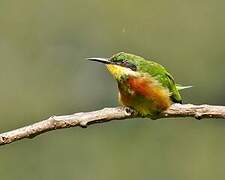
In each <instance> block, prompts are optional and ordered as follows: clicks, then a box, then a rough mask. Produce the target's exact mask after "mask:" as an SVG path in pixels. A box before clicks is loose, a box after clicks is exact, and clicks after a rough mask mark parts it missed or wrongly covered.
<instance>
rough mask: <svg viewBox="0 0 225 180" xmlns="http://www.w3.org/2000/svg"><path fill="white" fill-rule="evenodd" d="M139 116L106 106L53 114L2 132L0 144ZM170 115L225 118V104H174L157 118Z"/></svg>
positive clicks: (126, 109)
mask: <svg viewBox="0 0 225 180" xmlns="http://www.w3.org/2000/svg"><path fill="white" fill-rule="evenodd" d="M138 117H140V118H142V117H141V116H139V115H138V114H137V113H136V112H135V111H134V110H132V109H129V108H127V107H115V108H104V109H102V110H98V111H92V112H84V113H83V112H81V113H75V114H72V115H63V116H51V117H50V118H48V119H46V120H43V121H40V122H37V123H34V124H31V125H28V126H25V127H22V128H19V129H15V130H12V131H8V132H5V133H2V134H0V145H5V144H9V143H12V142H14V141H17V140H20V139H24V138H33V137H35V136H37V135H39V134H42V133H45V132H47V131H52V130H56V129H62V128H69V127H74V126H80V127H87V126H88V125H90V124H95V123H103V122H108V121H111V120H123V119H128V118H138ZM170 117H194V118H196V119H202V118H223V119H225V106H212V105H192V104H183V105H181V104H173V105H172V106H171V107H170V108H169V109H168V110H166V111H164V112H163V113H161V114H160V115H159V116H158V118H157V119H160V118H170Z"/></svg>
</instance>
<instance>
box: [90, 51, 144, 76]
mask: <svg viewBox="0 0 225 180" xmlns="http://www.w3.org/2000/svg"><path fill="white" fill-rule="evenodd" d="M142 59H143V58H142V57H139V56H136V55H133V54H128V53H124V52H120V53H117V54H115V55H113V56H112V57H110V58H88V60H91V61H97V62H101V63H104V64H106V66H107V68H108V70H109V71H110V73H111V74H112V75H113V76H114V77H115V78H116V79H117V80H119V79H120V78H121V77H122V76H126V75H131V74H132V75H135V74H136V73H137V72H138V69H139V65H140V62H141V60H142Z"/></svg>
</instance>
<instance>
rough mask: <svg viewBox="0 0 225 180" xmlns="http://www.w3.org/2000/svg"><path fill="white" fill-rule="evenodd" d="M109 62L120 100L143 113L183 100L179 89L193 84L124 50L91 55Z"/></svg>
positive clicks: (92, 59) (156, 64)
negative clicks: (181, 82)
mask: <svg viewBox="0 0 225 180" xmlns="http://www.w3.org/2000/svg"><path fill="white" fill-rule="evenodd" d="M88 60H91V61H97V62H101V63H104V64H106V67H107V69H108V70H109V71H110V73H111V74H112V75H113V77H114V78H115V79H116V81H117V83H118V88H119V100H120V102H121V103H122V104H123V105H124V106H128V107H130V108H133V109H135V110H136V111H137V112H138V113H140V114H141V115H143V116H150V117H151V116H152V117H154V116H155V115H158V114H159V113H160V112H162V111H164V110H166V109H167V108H169V107H170V105H171V104H172V103H173V102H174V103H182V98H181V96H180V93H179V90H181V89H185V88H189V87H191V86H180V85H177V84H175V81H174V78H173V77H172V75H171V74H170V73H168V72H167V70H166V69H165V68H164V67H163V66H162V65H160V64H158V63H156V62H153V61H150V60H146V59H144V58H143V57H140V56H136V55H133V54H128V53H124V52H120V53H117V54H115V55H113V56H112V57H110V58H88Z"/></svg>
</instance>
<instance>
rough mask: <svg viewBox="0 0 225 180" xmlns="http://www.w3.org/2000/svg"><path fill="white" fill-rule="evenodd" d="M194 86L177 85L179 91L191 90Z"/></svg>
mask: <svg viewBox="0 0 225 180" xmlns="http://www.w3.org/2000/svg"><path fill="white" fill-rule="evenodd" d="M191 87H192V86H182V85H180V84H176V88H177V90H178V91H180V90H183V89H188V88H191Z"/></svg>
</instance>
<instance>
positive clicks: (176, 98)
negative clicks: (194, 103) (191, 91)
mask: <svg viewBox="0 0 225 180" xmlns="http://www.w3.org/2000/svg"><path fill="white" fill-rule="evenodd" d="M139 71H140V72H143V73H148V74H149V75H151V76H152V77H154V78H155V79H156V80H157V81H158V82H159V83H160V84H162V86H163V87H165V88H168V90H169V92H170V93H171V96H170V97H171V100H172V101H173V102H177V103H182V98H181V95H180V93H179V91H178V88H177V87H176V84H175V81H174V78H173V76H172V75H171V74H170V73H168V72H167V71H166V69H165V68H164V67H163V66H161V65H160V64H158V63H156V62H153V61H143V62H142V63H141V65H140V68H139Z"/></svg>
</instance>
